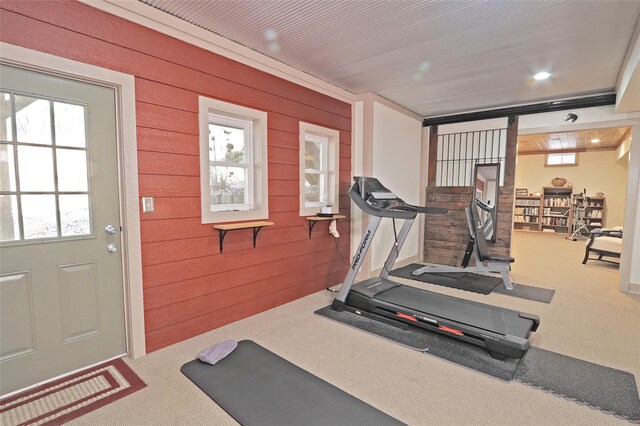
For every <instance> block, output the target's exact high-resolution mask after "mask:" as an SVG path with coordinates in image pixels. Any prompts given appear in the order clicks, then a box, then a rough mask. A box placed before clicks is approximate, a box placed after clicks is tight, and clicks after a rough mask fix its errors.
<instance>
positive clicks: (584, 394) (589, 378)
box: [315, 306, 640, 423]
mask: <svg viewBox="0 0 640 426" xmlns="http://www.w3.org/2000/svg"><path fill="white" fill-rule="evenodd" d="M315 313H316V314H318V315H321V316H324V317H326V318H329V319H332V320H335V321H338V322H341V323H343V324H346V325H349V326H352V327H355V328H358V329H359V330H363V331H366V332H369V333H372V334H375V335H378V336H381V337H383V338H385V339H388V340H391V341H394V342H398V343H401V344H403V345H405V346H408V347H411V348H413V349H416V350H419V351H422V352H426V353H430V354H432V355H435V356H438V357H440V358H443V359H446V360H448V361H451V362H455V363H456V364H460V365H462V366H465V367H468V368H471V369H473V370H476V371H480V372H482V373H485V374H488V375H491V376H493V377H497V378H499V379H502V380H515V381H519V382H521V383H524V384H526V385H530V386H533V387H535V388H539V389H542V390H545V391H547V392H550V393H552V394H554V395H558V396H561V397H564V398H566V399H568V400H570V401H577V402H578V403H580V404H583V405H588V406H590V407H592V408H596V409H599V410H600V411H602V412H604V413H606V414H612V415H615V416H617V417H620V418H623V419H625V420H628V421H631V422H634V423H640V399H639V398H638V391H637V387H636V381H635V377H634V376H633V374H631V373H628V372H626V371H622V370H616V369H614V368H610V367H605V366H602V365H598V364H594V363H591V362H587V361H583V360H580V359H577V358H572V357H569V356H566V355H561V354H558V353H555V352H551V351H547V350H544V349H540V348H535V347H532V348H530V349H529V350H528V351H527V352H526V353H525V355H524V356H523V357H522V359H520V360H517V359H511V358H507V359H506V360H504V361H499V360H496V359H494V358H492V357H491V356H490V355H489V354H488V353H487V352H486V350H484V349H483V348H480V347H478V346H475V345H471V344H469V343H465V342H462V341H460V340H456V339H452V338H450V337H446V336H442V335H440V334H438V333H431V332H428V331H425V330H421V329H418V328H415V327H408V329H406V330H401V329H400V328H398V327H395V326H392V325H389V324H383V323H380V322H378V321H375V320H373V319H369V318H366V317H363V316H361V315H356V314H352V313H350V312H347V311H344V312H336V311H333V310H332V309H331V306H326V307H324V308H321V309H319V310H317V311H316V312H315ZM399 330H401V331H399ZM425 347H426V350H425Z"/></svg>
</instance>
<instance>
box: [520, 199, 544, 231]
mask: <svg viewBox="0 0 640 426" xmlns="http://www.w3.org/2000/svg"><path fill="white" fill-rule="evenodd" d="M541 215H542V197H541V196H538V197H535V196H529V195H516V201H515V206H514V209H513V229H516V230H518V231H541V230H542V229H541V227H540V224H541V223H542V217H541Z"/></svg>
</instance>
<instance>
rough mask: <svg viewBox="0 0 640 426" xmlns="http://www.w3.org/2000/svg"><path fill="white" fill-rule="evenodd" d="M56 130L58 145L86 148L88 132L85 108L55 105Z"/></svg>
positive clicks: (71, 105)
mask: <svg viewBox="0 0 640 426" xmlns="http://www.w3.org/2000/svg"><path fill="white" fill-rule="evenodd" d="M53 114H54V117H55V118H54V121H55V129H56V145H58V146H73V147H77V148H84V147H85V146H86V145H87V143H86V132H85V127H84V107H83V106H82V105H74V104H67V103H63V102H54V103H53Z"/></svg>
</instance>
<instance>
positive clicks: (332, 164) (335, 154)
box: [299, 121, 340, 216]
mask: <svg viewBox="0 0 640 426" xmlns="http://www.w3.org/2000/svg"><path fill="white" fill-rule="evenodd" d="M307 134H309V135H312V136H319V137H322V138H326V139H327V163H328V164H327V170H328V173H327V175H328V183H327V186H328V188H327V189H328V190H329V197H328V202H327V204H330V205H331V206H332V210H331V211H332V212H333V213H338V211H339V208H340V182H339V181H340V132H339V131H337V130H334V129H329V128H327V127H322V126H317V125H315V124H310V123H305V122H302V121H301V122H300V135H299V138H300V216H312V215H314V214H316V213H318V212H319V211H320V207H321V206H320V205H317V206H315V205H314V206H310V207H307V206H305V199H304V194H305V188H304V182H305V180H304V176H305V142H306V137H305V136H306V135H307Z"/></svg>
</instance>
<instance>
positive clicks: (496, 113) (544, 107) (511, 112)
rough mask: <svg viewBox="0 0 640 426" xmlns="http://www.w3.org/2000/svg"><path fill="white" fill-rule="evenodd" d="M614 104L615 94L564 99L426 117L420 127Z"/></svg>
mask: <svg viewBox="0 0 640 426" xmlns="http://www.w3.org/2000/svg"><path fill="white" fill-rule="evenodd" d="M615 103H616V95H615V93H611V94H606V95H596V96H587V97H583V98H573V99H564V100H559V101H550V102H541V103H537V104H529V105H519V106H514V107H506V108H498V109H490V110H485V111H475V112H467V113H462V114H454V115H445V116H440V117H428V118H425V119H424V120H422V126H423V127H428V126H438V125H441V124H452V123H462V122H465V121H476V120H487V119H490V118H501V117H509V116H519V115H527V114H540V113H544V112H551V111H562V110H567V109H578V108H589V107H597V106H605V105H614V104H615Z"/></svg>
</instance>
